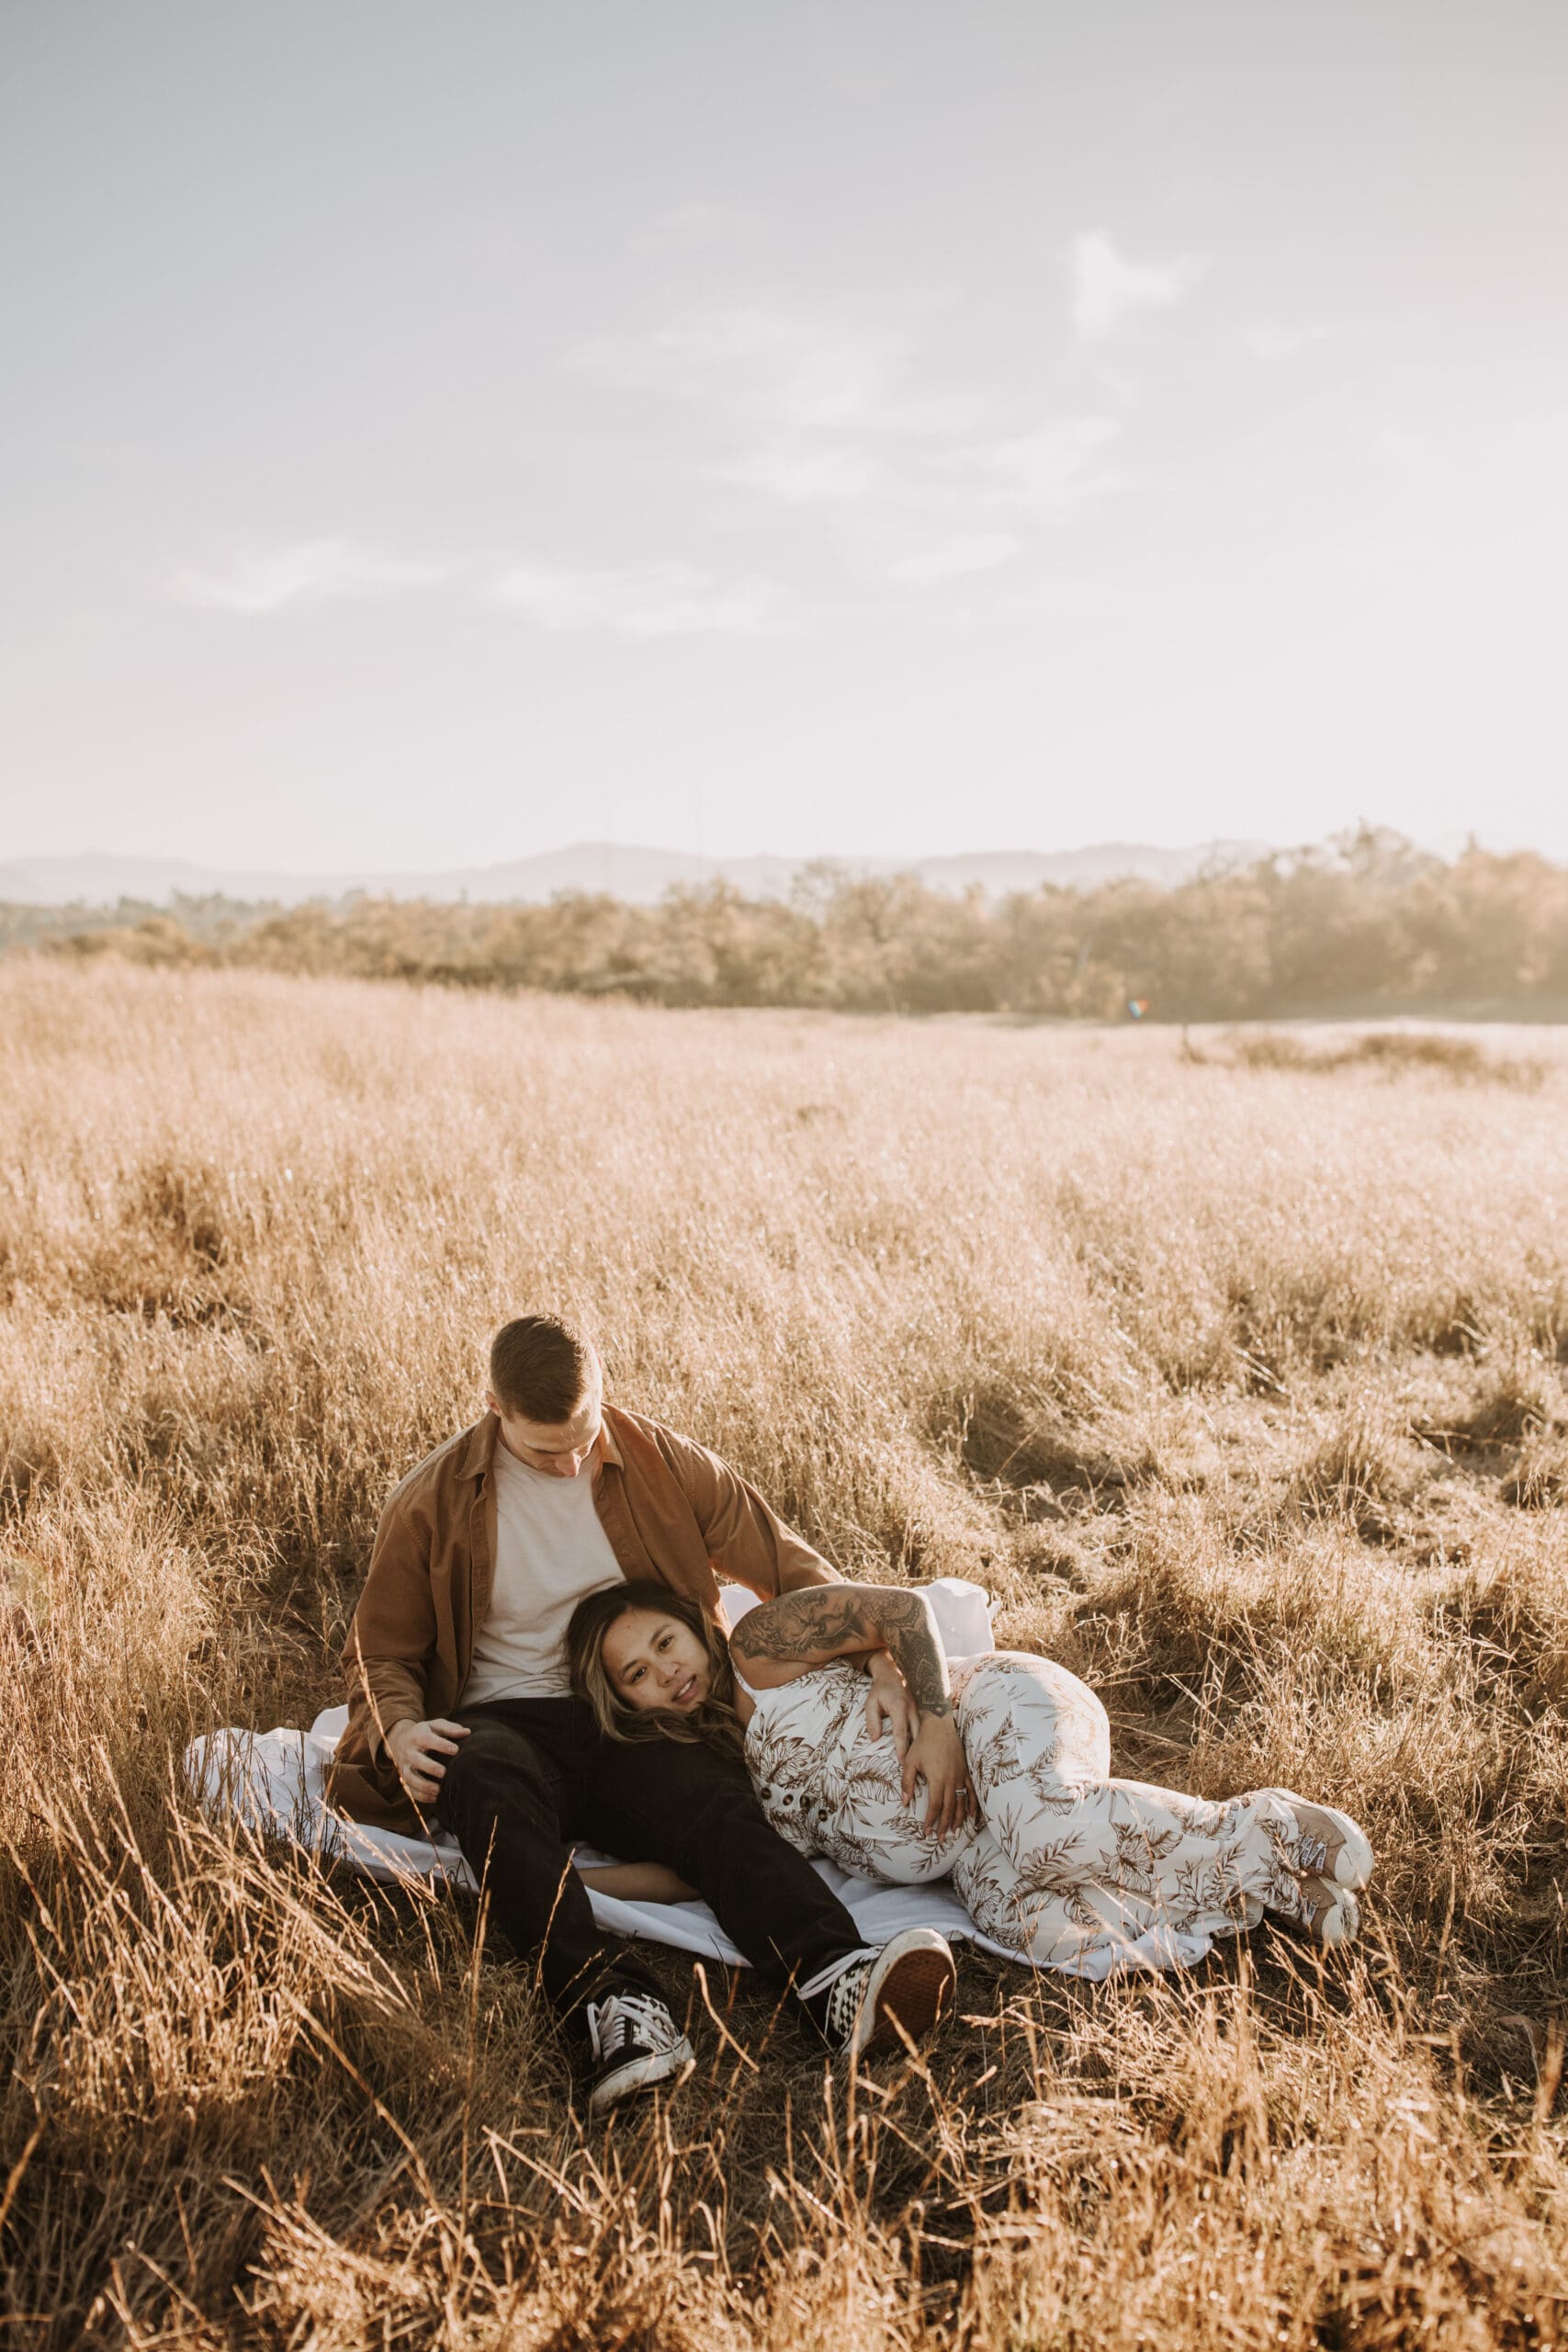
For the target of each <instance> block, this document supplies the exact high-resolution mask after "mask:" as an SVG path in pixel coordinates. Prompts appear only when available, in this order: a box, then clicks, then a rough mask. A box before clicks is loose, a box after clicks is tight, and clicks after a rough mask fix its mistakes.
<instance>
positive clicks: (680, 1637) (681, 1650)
mask: <svg viewBox="0 0 1568 2352" xmlns="http://www.w3.org/2000/svg"><path fill="white" fill-rule="evenodd" d="M601 1655H602V1657H603V1658H604V1671H605V1673H606V1674H607V1675H608V1676H609V1678H610V1688H611V1689H612V1690H613V1691H614V1692H615V1696H616V1698H617V1699H620V1700H623V1701H624V1702H625V1703H626V1705H627V1706H628V1707H640V1708H644V1709H647V1710H650V1711H652V1710H657V1711H660V1712H673V1713H676V1714H682V1715H683V1714H686V1713H689V1712H690V1710H691V1709H692V1708H693V1707H696V1706H700V1705H701V1703H702V1702H703V1701H704V1700H705V1698H706V1697H707V1695H708V1686H709V1683H710V1681H711V1679H712V1672H711V1669H710V1668H709V1665H708V1655H707V1652H706V1650H705V1648H704V1647H703V1645H702V1643H701V1642H700V1641H699V1639H698V1638H697V1636H696V1634H694V1633H693V1631H692V1629H691V1627H690V1626H689V1625H683V1624H682V1623H681V1620H680V1619H679V1617H667V1616H666V1615H665V1614H664V1612H663V1611H662V1610H660V1609H628V1610H627V1611H626V1615H625V1616H624V1617H617V1618H616V1620H615V1623H614V1624H613V1625H612V1626H611V1628H610V1630H609V1632H608V1633H607V1634H605V1636H604V1649H603V1651H602V1652H601Z"/></svg>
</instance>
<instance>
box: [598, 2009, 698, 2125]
mask: <svg viewBox="0 0 1568 2352" xmlns="http://www.w3.org/2000/svg"><path fill="white" fill-rule="evenodd" d="M586 2015H587V2018H588V2039H589V2041H590V2042H591V2043H592V2049H593V2071H592V2075H591V2077H590V2082H591V2085H592V2087H591V2088H590V2091H589V2094H588V2112H589V2114H590V2115H603V2114H604V2111H605V2109H607V2108H612V2107H614V2106H615V2102H616V2100H617V2099H622V2098H630V2097H631V2095H632V2093H633V2092H634V2091H646V2090H651V2089H652V2087H653V2086H654V2084H655V2083H667V2082H670V2081H671V2079H673V2080H674V2081H676V2082H679V2083H683V2082H684V2081H685V2079H686V2076H687V2075H689V2074H690V2073H691V2071H692V2069H693V2067H694V2065H695V2064H696V2063H697V2060H696V2052H694V2050H693V2048H692V2045H691V2043H690V2042H689V2041H687V2039H686V2037H685V2035H684V2034H683V2033H681V2032H678V2031H677V2030H676V2026H675V2020H674V2018H672V2017H671V2014H670V2012H669V2010H668V2009H667V2008H666V2007H665V2006H664V2004H663V2002H662V2001H660V2000H659V1999H657V1998H656V1996H654V1995H653V1994H651V1993H630V1992H625V1993H606V1994H605V1996H604V1999H603V2000H602V2001H590V2002H589V2003H588V2004H587V2008H586Z"/></svg>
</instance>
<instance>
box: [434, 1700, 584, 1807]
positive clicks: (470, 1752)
mask: <svg viewBox="0 0 1568 2352" xmlns="http://www.w3.org/2000/svg"><path fill="white" fill-rule="evenodd" d="M435 1809H436V1813H437V1815H439V1817H440V1818H441V1820H443V1821H444V1822H445V1823H446V1826H447V1827H448V1828H454V1829H457V1828H460V1827H461V1826H462V1823H463V1820H464V1818H465V1817H472V1815H474V1814H476V1813H479V1814H491V1815H493V1814H494V1813H496V1812H498V1811H500V1810H502V1809H504V1810H506V1811H508V1812H512V1813H518V1814H529V1815H536V1816H537V1815H552V1816H553V1815H554V1814H555V1813H556V1812H557V1810H558V1797H557V1790H556V1786H555V1778H554V1775H553V1774H552V1772H551V1771H550V1769H549V1766H548V1764H547V1761H546V1759H545V1758H544V1757H543V1756H542V1755H541V1754H540V1752H539V1750H538V1749H537V1748H536V1747H535V1745H534V1743H533V1741H532V1740H530V1739H529V1738H527V1737H526V1736H525V1734H524V1733H522V1732H520V1731H517V1730H514V1729H513V1726H512V1725H511V1724H506V1723H499V1722H497V1721H495V1720H494V1719H493V1718H490V1719H486V1718H481V1719H480V1720H479V1721H478V1722H476V1723H472V1724H469V1725H468V1737H467V1739H464V1740H460V1741H459V1742H458V1743H457V1754H456V1756H449V1757H448V1758H447V1759H446V1777H445V1778H444V1779H443V1781H442V1783H441V1793H440V1795H439V1796H438V1797H437V1799H436V1804H435Z"/></svg>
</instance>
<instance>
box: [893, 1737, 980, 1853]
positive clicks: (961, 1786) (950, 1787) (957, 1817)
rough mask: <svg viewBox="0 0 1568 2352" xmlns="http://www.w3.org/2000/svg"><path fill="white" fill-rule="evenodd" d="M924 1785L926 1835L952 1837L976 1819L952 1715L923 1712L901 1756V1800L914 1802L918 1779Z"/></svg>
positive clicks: (973, 1793)
mask: <svg viewBox="0 0 1568 2352" xmlns="http://www.w3.org/2000/svg"><path fill="white" fill-rule="evenodd" d="M917 1781H924V1782H925V1784H926V1817H925V1821H924V1823H923V1824H922V1829H923V1833H924V1835H925V1836H926V1837H928V1838H932V1837H935V1838H951V1837H952V1835H953V1831H954V1830H955V1829H961V1828H963V1827H964V1825H965V1823H967V1822H971V1821H976V1820H977V1819H978V1818H979V1815H978V1813H977V1811H976V1804H975V1792H974V1790H973V1788H972V1787H971V1785H970V1781H969V1765H968V1761H967V1759H966V1758H965V1756H964V1742H963V1741H962V1740H961V1739H960V1738H959V1736H958V1726H957V1724H955V1723H954V1722H953V1717H952V1716H951V1715H924V1716H922V1717H921V1719H920V1728H919V1732H918V1733H917V1734H916V1736H915V1738H914V1739H913V1740H912V1741H911V1742H910V1746H909V1752H908V1755H907V1756H906V1757H905V1758H904V1802H905V1804H913V1803H914V1801H915V1786H916V1783H917Z"/></svg>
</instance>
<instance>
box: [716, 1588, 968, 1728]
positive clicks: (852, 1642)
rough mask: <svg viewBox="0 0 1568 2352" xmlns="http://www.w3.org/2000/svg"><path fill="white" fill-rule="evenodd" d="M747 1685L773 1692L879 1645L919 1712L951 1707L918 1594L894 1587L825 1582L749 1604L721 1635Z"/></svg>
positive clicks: (927, 1610) (931, 1626) (927, 1608)
mask: <svg viewBox="0 0 1568 2352" xmlns="http://www.w3.org/2000/svg"><path fill="white" fill-rule="evenodd" d="M729 1646H730V1649H731V1652H732V1653H733V1655H734V1657H735V1661H736V1664H737V1665H738V1666H739V1668H740V1671H741V1673H742V1674H743V1675H744V1677H745V1679H746V1680H747V1681H748V1682H749V1683H750V1685H751V1688H752V1689H753V1691H774V1690H776V1689H777V1688H778V1686H779V1684H780V1683H781V1682H793V1681H795V1679H796V1677H797V1676H798V1675H802V1674H809V1673H810V1671H811V1669H812V1668H813V1667H814V1666H826V1665H828V1664H829V1661H830V1660H831V1659H833V1658H836V1657H855V1658H863V1657H866V1656H867V1654H868V1653H869V1652H871V1651H873V1650H886V1651H887V1652H888V1653H889V1655H890V1656H891V1657H892V1660H893V1663H894V1665H895V1666H896V1667H897V1668H898V1671H899V1673H900V1674H901V1675H902V1676H903V1678H904V1680H905V1682H906V1683H907V1684H908V1691H909V1696H910V1698H911V1699H913V1701H914V1702H915V1704H916V1706H917V1707H919V1710H920V1713H922V1714H923V1715H947V1714H951V1713H952V1712H953V1698H952V1693H951V1691H950V1690H949V1688H948V1680H947V1660H946V1658H945V1657H943V1655H942V1644H941V1642H940V1640H939V1639H938V1638H937V1630H936V1619H935V1618H934V1617H933V1616H932V1615H931V1602H930V1601H929V1600H927V1599H926V1596H925V1594H924V1593H923V1592H918V1591H915V1590H913V1589H911V1588H910V1587H909V1586H908V1585H898V1584H829V1585H817V1586H808V1587H807V1589H805V1590H804V1591H801V1592H785V1593H781V1594H780V1596H779V1598H778V1599H777V1600H767V1601H764V1602H763V1604H762V1606H761V1608H760V1609H749V1610H748V1611H746V1614H745V1616H744V1617H742V1619H741V1620H740V1623H739V1625H737V1627H736V1629H735V1631H734V1633H733V1634H731V1635H730V1637H729Z"/></svg>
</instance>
